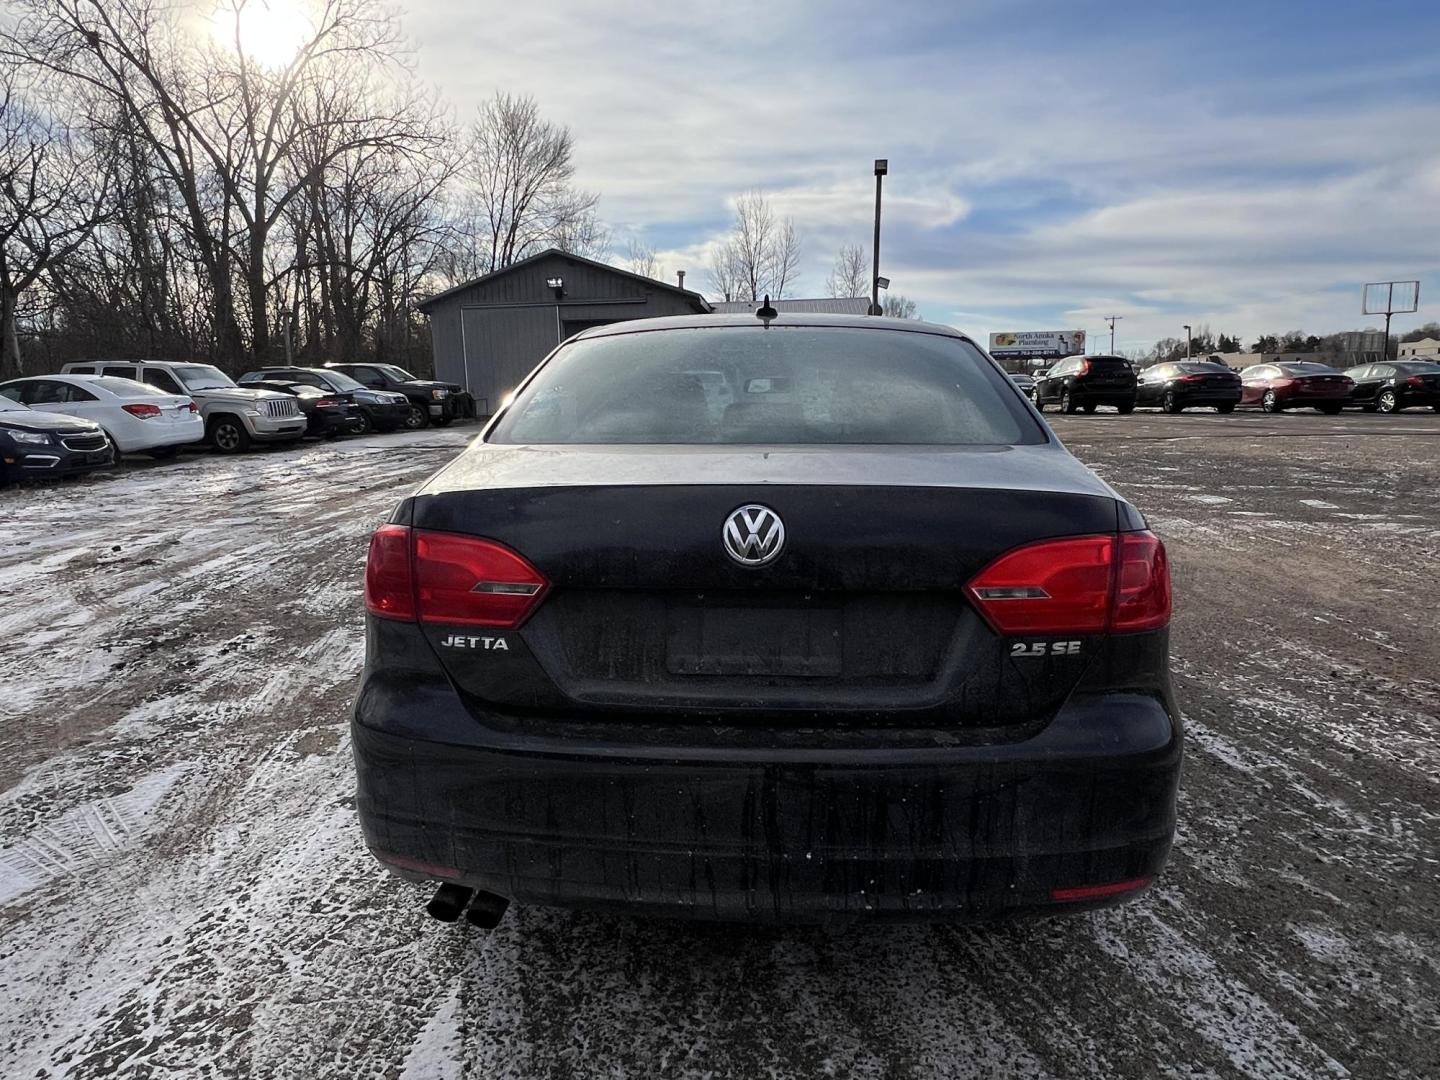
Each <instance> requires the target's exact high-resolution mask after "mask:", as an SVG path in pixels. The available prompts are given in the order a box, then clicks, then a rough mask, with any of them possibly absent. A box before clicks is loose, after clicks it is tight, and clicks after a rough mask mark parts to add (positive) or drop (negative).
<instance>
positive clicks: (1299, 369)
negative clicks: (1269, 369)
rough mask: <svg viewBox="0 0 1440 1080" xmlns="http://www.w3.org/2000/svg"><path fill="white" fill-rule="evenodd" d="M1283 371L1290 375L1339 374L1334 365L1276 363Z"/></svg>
mask: <svg viewBox="0 0 1440 1080" xmlns="http://www.w3.org/2000/svg"><path fill="white" fill-rule="evenodd" d="M1275 366H1276V367H1278V368H1279V369H1280V370H1281V371H1283V372H1285V373H1287V374H1289V375H1335V374H1338V372H1336V370H1335V369H1334V368H1332V367H1326V366H1325V365H1324V364H1276V365H1275Z"/></svg>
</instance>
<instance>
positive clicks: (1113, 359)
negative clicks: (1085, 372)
mask: <svg viewBox="0 0 1440 1080" xmlns="http://www.w3.org/2000/svg"><path fill="white" fill-rule="evenodd" d="M1129 366H1130V361H1128V360H1126V359H1124V358H1123V357H1120V356H1092V357H1090V370H1091V371H1095V370H1096V369H1100V370H1104V371H1121V370H1123V369H1125V368H1128V367H1129Z"/></svg>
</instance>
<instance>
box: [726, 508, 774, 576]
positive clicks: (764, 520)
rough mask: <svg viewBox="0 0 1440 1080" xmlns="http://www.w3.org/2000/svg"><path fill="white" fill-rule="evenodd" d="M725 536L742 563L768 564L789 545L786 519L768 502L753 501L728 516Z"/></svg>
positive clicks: (734, 556)
mask: <svg viewBox="0 0 1440 1080" xmlns="http://www.w3.org/2000/svg"><path fill="white" fill-rule="evenodd" d="M721 540H722V541H723V543H724V544H725V554H727V555H729V556H730V557H731V558H732V559H734V560H735V561H736V562H737V563H739V564H740V565H741V566H764V565H765V564H766V563H768V562H772V561H774V559H775V558H776V556H778V555H779V554H780V551H781V549H782V548H784V547H785V523H784V522H783V521H781V520H780V515H779V514H777V513H775V511H774V510H771V509H770V508H769V507H768V506H760V505H759V504H758V503H750V504H749V505H747V506H742V507H740V509H739V510H736V511H735V512H734V513H732V514H731V515H730V516H729V517H728V518H726V519H725V528H724V529H723V530H721Z"/></svg>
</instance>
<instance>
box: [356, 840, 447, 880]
mask: <svg viewBox="0 0 1440 1080" xmlns="http://www.w3.org/2000/svg"><path fill="white" fill-rule="evenodd" d="M370 854H371V855H374V856H375V858H377V859H379V860H380V861H381V862H383V863H389V864H390V865H391V866H398V867H400V869H402V870H414V871H415V872H416V873H417V874H429V875H431V876H432V877H438V878H449V879H451V880H456V879H458V878H459V877H460V871H459V870H458V869H457V868H455V867H453V866H441V865H440V864H438V863H428V862H422V861H421V860H419V859H409V858H406V857H405V856H404V855H396V854H393V853H392V852H389V851H381V850H379V849H378V848H371V849H370Z"/></svg>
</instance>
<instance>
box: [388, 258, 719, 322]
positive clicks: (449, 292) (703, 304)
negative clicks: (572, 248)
mask: <svg viewBox="0 0 1440 1080" xmlns="http://www.w3.org/2000/svg"><path fill="white" fill-rule="evenodd" d="M556 255H558V256H559V257H560V258H562V259H569V260H570V261H571V262H577V263H584V264H585V265H586V266H593V267H594V268H596V269H597V270H605V271H608V272H609V273H612V274H618V275H619V276H620V277H625V278H631V279H633V280H635V281H639V282H643V283H644V284H646V285H648V286H650V287H651V288H659V289H664V290H666V291H667V292H672V293H675V294H676V295H678V296H683V297H685V298H686V299H687V300H690V301H691V302H692V303H694V304H696V305H698V308H697V310H699V311H702V312H705V311H709V310H710V304H709V302H708V301H707V300H706V299H705V297H703V296H701V295H700V294H699V293H697V292H692V291H691V290H689V289H682V288H680V286H678V285H672V284H670V283H669V282H668V281H658V280H656V279H655V278H648V277H645V276H644V275H642V274H632V273H631V272H630V271H629V270H622V269H621V268H620V267H618V266H611V265H610V264H609V263H602V262H597V261H596V260H594V259H587V258H586V257H585V256H583V255H576V254H573V253H572V252H569V251H562V250H560V249H559V248H546V249H545V250H544V251H541V252H537V253H536V254H534V255H529V256H527V257H526V258H523V259H519V260H517V261H515V262H513V263H511V264H510V265H509V266H503V267H501V268H500V269H499V270H496V271H494V272H493V273H489V274H482V275H481V276H480V277H478V278H473V279H471V280H470V281H464V282H461V283H460V284H459V285H455V286H453V287H451V288H449V289H446V290H445V291H444V292H438V293H436V294H435V295H434V296H430V297H427V298H425V299H424V300H421V301H420V302H419V303H418V304H416V305H415V307H416V308H417V309H418V310H420V311H423V312H426V313H427V314H428V313H429V311H430V309H431V308H432V307H434V306H435V305H436V304H438V303H440V302H442V301H444V300H447V299H449V298H450V297H452V296H454V295H455V294H457V293H462V292H464V291H465V290H466V289H473V288H474V287H475V286H476V285H482V284H484V283H485V282H487V281H494V280H495V279H496V278H499V277H504V276H505V275H506V274H509V273H513V272H514V271H516V270H519V269H520V268H521V267H523V266H529V265H530V264H531V263H536V262H539V261H540V260H541V259H548V258H550V257H552V256H556Z"/></svg>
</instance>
